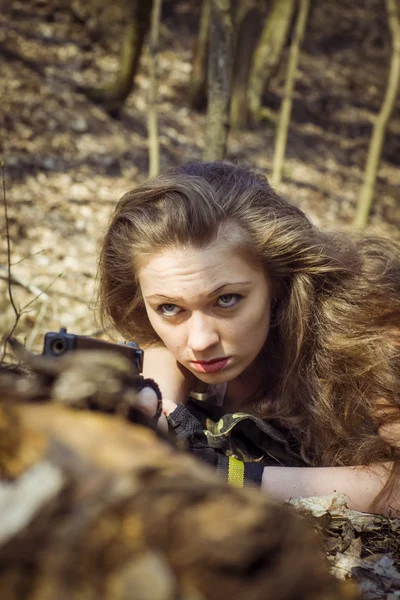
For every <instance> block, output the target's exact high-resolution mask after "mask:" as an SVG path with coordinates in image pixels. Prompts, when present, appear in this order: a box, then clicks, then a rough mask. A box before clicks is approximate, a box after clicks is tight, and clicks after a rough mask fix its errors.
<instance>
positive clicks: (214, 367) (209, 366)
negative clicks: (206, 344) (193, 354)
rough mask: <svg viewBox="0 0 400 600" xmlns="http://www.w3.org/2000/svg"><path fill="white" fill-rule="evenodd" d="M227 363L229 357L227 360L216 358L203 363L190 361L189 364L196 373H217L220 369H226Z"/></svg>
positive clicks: (201, 361)
mask: <svg viewBox="0 0 400 600" xmlns="http://www.w3.org/2000/svg"><path fill="white" fill-rule="evenodd" d="M228 361H229V357H228V358H216V359H214V360H208V361H203V360H199V361H192V362H191V364H192V365H193V367H194V368H195V369H196V371H199V373H217V371H221V370H222V369H224V368H225V367H226V365H227V364H228Z"/></svg>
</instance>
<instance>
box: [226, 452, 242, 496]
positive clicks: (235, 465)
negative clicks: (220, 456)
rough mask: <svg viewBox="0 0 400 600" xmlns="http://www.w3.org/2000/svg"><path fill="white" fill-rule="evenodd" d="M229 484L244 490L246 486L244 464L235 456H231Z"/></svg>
mask: <svg viewBox="0 0 400 600" xmlns="http://www.w3.org/2000/svg"><path fill="white" fill-rule="evenodd" d="M228 483H229V485H231V486H233V487H238V488H242V487H243V484H244V463H243V462H242V461H241V460H238V459H237V458H234V457H233V456H229V463H228Z"/></svg>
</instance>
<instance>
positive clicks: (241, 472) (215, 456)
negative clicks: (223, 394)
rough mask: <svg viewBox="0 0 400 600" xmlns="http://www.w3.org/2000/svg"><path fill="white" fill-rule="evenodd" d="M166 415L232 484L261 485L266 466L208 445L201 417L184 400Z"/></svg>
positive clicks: (196, 452) (182, 437)
mask: <svg viewBox="0 0 400 600" xmlns="http://www.w3.org/2000/svg"><path fill="white" fill-rule="evenodd" d="M167 419H168V423H169V425H170V427H171V428H172V429H173V430H174V432H175V434H176V437H177V438H178V439H180V440H184V441H185V442H186V443H187V444H188V446H189V451H190V452H191V453H192V454H193V455H194V456H195V457H196V458H199V459H200V460H202V461H204V462H206V463H208V464H209V465H212V466H214V467H215V468H216V470H217V473H218V474H219V475H220V476H222V477H223V478H224V479H225V480H226V481H228V483H229V484H230V485H232V486H233V487H243V486H245V485H246V486H248V485H253V486H260V485H261V478H262V473H263V470H264V469H263V466H262V465H261V464H260V463H256V462H253V463H251V462H242V461H240V460H238V459H237V458H234V457H232V456H225V454H222V453H221V452H218V451H217V450H215V449H214V448H212V447H211V446H209V445H208V441H207V437H206V435H205V433H204V431H203V428H202V426H201V423H200V421H198V420H197V419H196V418H195V417H194V416H193V415H192V414H191V413H190V411H189V410H188V409H187V408H185V407H184V406H183V405H182V404H180V405H179V406H178V407H177V408H176V409H175V410H174V412H172V413H171V414H170V415H169V416H168V417H167Z"/></svg>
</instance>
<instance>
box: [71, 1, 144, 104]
mask: <svg viewBox="0 0 400 600" xmlns="http://www.w3.org/2000/svg"><path fill="white" fill-rule="evenodd" d="M152 4H153V0H146V2H143V1H142V0H129V3H128V6H129V15H128V23H127V25H126V32H125V36H124V39H123V42H122V52H121V59H120V70H119V73H118V75H117V77H116V79H115V80H114V81H113V82H111V83H109V84H107V85H104V86H102V87H98V88H95V87H90V88H84V87H82V88H80V91H82V92H83V93H84V94H86V96H87V97H88V98H90V100H93V101H94V102H97V103H99V104H102V105H103V106H104V108H105V109H106V110H107V111H108V112H110V113H115V112H118V111H119V110H120V109H121V108H122V106H123V104H124V102H125V100H126V99H127V97H128V96H129V94H130V92H131V91H132V88H133V85H134V81H135V75H136V71H137V68H138V65H139V60H140V55H141V51H142V47H143V41H144V38H145V35H146V33H147V31H148V29H149V26H150V17H151V11H152Z"/></svg>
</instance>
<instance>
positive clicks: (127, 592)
mask: <svg viewBox="0 0 400 600" xmlns="http://www.w3.org/2000/svg"><path fill="white" fill-rule="evenodd" d="M123 358H125V357H122V356H121V355H120V354H113V353H105V352H104V351H98V353H96V352H93V351H86V352H81V353H78V352H71V353H70V354H69V355H68V354H67V355H65V356H64V357H62V358H60V360H59V361H54V360H53V359H46V358H45V357H42V356H40V357H37V358H35V359H33V362H34V364H36V365H37V368H38V369H39V371H40V373H37V376H36V377H34V376H30V377H26V378H21V377H17V375H16V373H15V372H12V371H8V370H6V369H4V370H3V371H1V372H0V506H1V510H0V562H1V569H0V598H2V599H3V598H4V600H22V599H23V600H78V599H79V600H98V599H99V598H101V599H102V600H124V599H125V600H126V599H127V598H134V599H135V600H149V599H151V600H173V599H176V598H180V599H181V600H189V598H191V599H194V598H207V599H208V600H220V599H221V598H229V599H230V600H240V599H243V598H253V599H255V600H257V599H262V598H274V600H290V599H293V598H296V599H297V600H311V599H315V598H320V599H321V600H328V599H329V600H341V599H342V598H343V597H344V596H343V595H342V593H341V584H339V582H337V581H335V579H334V578H333V576H332V575H330V574H329V572H328V568H327V566H326V565H325V564H324V561H323V558H322V555H321V549H320V546H319V543H318V538H317V537H316V534H315V532H314V531H313V529H312V527H311V525H310V524H309V523H307V522H306V520H305V519H304V518H300V517H299V516H298V515H296V514H295V513H294V511H291V510H289V509H288V507H285V506H280V505H278V504H277V503H270V502H269V501H268V499H267V497H266V495H265V494H262V493H261V492H260V491H257V490H252V489H237V488H233V487H230V486H228V483H227V482H225V481H224V480H223V479H222V477H220V476H218V475H217V474H216V473H215V472H213V471H212V469H211V468H210V467H207V466H206V465H203V464H201V461H200V460H197V461H196V460H195V459H194V458H193V457H192V456H190V455H189V453H187V454H186V453H185V452H183V451H182V450H178V449H177V448H176V447H174V446H173V443H172V441H171V440H172V438H169V439H168V440H167V438H166V437H165V436H164V437H161V436H160V434H157V433H156V431H155V430H154V429H153V430H151V429H150V423H149V422H148V421H147V424H148V427H145V426H143V425H144V423H145V421H144V420H143V419H144V418H145V417H144V415H143V414H141V413H140V411H138V410H137V409H135V403H136V400H137V397H136V389H137V379H136V383H135V378H134V377H133V374H132V364H131V363H130V361H129V360H128V359H125V360H123ZM23 398H24V400H23ZM17 404H18V405H17ZM90 405H91V406H93V407H94V406H96V409H97V410H96V411H90V410H89V409H88V407H89V406H90ZM122 405H125V407H129V409H130V411H129V414H130V419H129V422H128V421H127V420H125V419H124V418H123V415H124V414H125V415H126V414H127V413H126V412H125V411H121V410H119V409H118V407H120V408H121V407H122ZM67 406H69V407H71V406H76V407H80V409H77V408H75V409H73V408H68V407H67ZM84 406H86V407H87V410H85V409H84ZM100 407H103V410H104V411H105V412H106V413H107V414H101V413H100V412H99V408H100ZM113 409H114V410H113ZM110 410H111V411H112V410H113V412H114V414H112V413H110ZM115 413H116V414H115ZM134 415H136V418H139V423H141V425H138V424H137V421H136V418H133V417H134ZM238 515H239V517H240V518H238ZM294 563H296V569H293V568H292V566H293V564H294ZM254 573H255V575H254ZM357 597H358V595H356V594H355V593H354V594H353V595H352V594H346V598H347V599H348V600H356V598H357Z"/></svg>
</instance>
